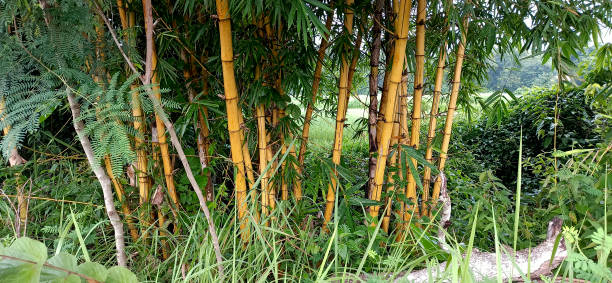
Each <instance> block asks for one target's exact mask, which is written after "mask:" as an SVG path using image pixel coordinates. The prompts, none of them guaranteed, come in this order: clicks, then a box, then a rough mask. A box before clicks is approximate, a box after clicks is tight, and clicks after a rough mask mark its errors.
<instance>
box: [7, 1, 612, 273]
mask: <svg viewBox="0 0 612 283" xmlns="http://www.w3.org/2000/svg"><path fill="white" fill-rule="evenodd" d="M522 2H524V1H521V3H519V2H517V3H510V2H508V1H478V0H471V1H446V0H438V1H427V0H416V1H410V0H374V1H363V0H331V1H321V2H320V1H317V0H306V1H302V0H275V1H246V0H242V1H239V0H216V1H193V0H182V1H173V0H165V1H152V0H142V2H140V1H137V0H117V1H116V2H115V1H108V0H107V1H99V0H88V1H69V0H66V1H50V0H38V1H33V0H27V1H12V0H11V1H0V20H1V21H2V22H1V26H0V33H1V35H0V42H2V49H0V65H2V66H0V99H1V100H0V102H1V104H0V126H1V127H2V128H3V133H4V136H3V138H2V141H1V148H2V153H3V156H4V158H5V159H6V161H8V163H9V164H10V166H21V165H22V164H25V163H27V161H26V159H24V158H23V157H22V155H24V156H26V157H27V155H25V154H24V147H22V145H23V144H25V143H27V139H28V135H30V134H32V133H34V132H36V131H37V130H38V129H39V128H40V125H41V124H42V123H53V121H51V120H49V119H57V118H58V117H63V116H62V115H65V113H66V112H70V115H71V117H72V121H71V122H72V123H73V128H74V132H73V133H72V136H73V137H75V139H77V140H79V142H80V144H81V146H82V148H81V149H82V152H81V155H82V153H85V156H86V159H87V161H88V162H89V164H90V168H91V169H92V170H93V172H94V175H95V176H96V177H97V180H98V181H99V183H100V185H101V187H102V189H103V192H104V200H105V203H104V205H105V207H106V211H107V214H108V217H109V219H110V222H111V224H112V226H113V228H114V232H115V240H116V241H117V243H116V247H117V260H118V263H119V264H120V265H125V264H126V255H125V252H124V251H123V247H124V241H125V239H124V236H123V234H124V233H126V235H129V237H130V238H131V239H130V240H131V241H149V240H150V238H151V234H152V233H159V235H161V236H162V239H163V235H168V234H171V233H175V234H178V233H181V230H182V229H185V227H181V225H180V223H181V222H180V221H179V218H180V217H181V214H183V213H185V212H187V211H193V208H191V207H189V205H191V204H192V203H195V205H196V206H197V209H201V210H202V211H203V212H204V214H206V215H207V219H208V221H209V228H210V232H211V234H212V237H213V238H214V237H216V235H215V223H212V218H211V217H210V216H209V214H210V213H213V214H214V213H215V207H221V206H224V207H233V208H235V211H236V214H235V216H234V218H233V219H232V221H235V223H236V224H237V226H236V227H238V228H237V229H238V230H239V231H238V233H240V237H241V240H242V241H243V242H248V241H252V240H253V233H252V231H253V229H255V226H257V225H264V226H265V225H269V222H270V221H271V220H272V219H273V218H274V217H275V216H274V215H275V213H276V211H277V210H279V209H283V207H286V205H281V204H282V203H285V204H286V203H290V204H292V205H296V206H305V207H308V208H310V209H312V211H320V212H321V215H322V216H321V217H320V219H319V222H318V223H319V227H320V229H321V231H322V233H328V232H329V231H330V228H331V227H332V226H331V223H333V222H334V219H335V215H336V214H335V213H336V211H335V210H336V209H337V207H336V206H337V204H338V199H339V198H342V194H343V192H342V191H343V190H344V186H345V184H346V182H347V181H346V179H345V178H344V177H343V172H344V171H345V170H346V168H344V167H343V162H342V160H343V159H342V153H343V150H342V146H343V141H344V140H345V139H346V138H348V137H347V136H346V135H345V133H344V129H345V128H346V127H347V118H346V117H347V105H348V103H349V100H350V99H352V98H355V99H358V100H360V99H361V97H367V98H368V99H367V101H366V102H363V103H364V104H366V106H367V108H368V111H367V118H365V123H363V128H364V134H363V135H364V137H365V138H367V139H368V141H369V153H370V159H369V164H368V172H367V173H368V182H367V183H366V184H363V190H364V195H365V196H366V198H368V199H369V202H368V203H367V205H364V211H367V212H368V213H367V215H368V217H367V219H365V221H366V222H367V225H374V226H376V225H379V224H381V227H382V229H383V230H384V231H386V232H387V233H389V234H393V233H395V235H397V237H396V238H397V240H398V241H401V240H403V237H402V235H403V234H404V232H405V231H407V230H409V229H411V227H417V226H419V222H420V221H422V220H423V219H429V218H430V217H432V216H433V215H435V212H436V208H437V207H438V205H437V203H438V197H439V194H440V178H437V179H436V178H435V176H437V175H438V174H440V172H443V171H444V167H445V163H446V161H447V159H448V158H449V157H452V153H451V152H449V148H450V147H449V145H450V144H451V141H452V129H453V119H454V117H455V115H456V110H457V108H458V107H461V104H462V103H465V102H466V101H468V100H469V97H470V96H471V95H473V94H474V93H475V88H474V85H475V84H476V82H478V81H480V80H482V79H483V78H484V77H485V76H486V72H485V71H486V69H487V67H488V64H489V63H488V59H489V58H490V57H491V56H492V55H493V54H502V55H503V54H506V55H514V56H516V54H515V53H516V52H517V50H520V52H524V51H529V50H543V49H545V48H549V46H550V44H552V43H550V42H540V41H534V39H533V37H532V36H533V32H534V31H539V28H540V27H539V26H529V25H528V24H526V22H527V21H528V20H532V21H533V22H536V20H537V22H540V21H544V20H545V18H546V17H547V15H546V14H544V13H542V12H539V13H531V9H532V8H533V7H534V5H541V7H544V6H546V5H549V6H555V5H557V4H553V3H552V1H550V3H548V2H549V1H543V3H539V4H538V3H531V1H527V2H529V3H522ZM535 2H537V1H535ZM544 2H545V3H544ZM561 2H563V3H561V4H559V5H561V6H563V7H566V8H564V9H566V11H568V13H566V14H567V17H569V18H571V21H573V22H571V23H569V24H568V27H566V29H570V28H576V30H577V31H578V34H580V36H581V38H583V37H585V36H586V37H588V35H589V34H594V33H595V32H597V29H598V25H599V22H600V20H601V19H602V18H606V17H607V15H606V13H609V10H610V9H609V7H606V5H608V6H609V4H605V3H604V4H602V3H599V2H597V1H594V2H593V3H590V4H588V3H587V4H580V5H577V4H576V3H574V2H573V1H561ZM547 3H548V4H547ZM574 4H576V5H574ZM542 10H543V8H541V10H537V11H542ZM606 11H607V12H606ZM568 21H570V20H568ZM572 23H573V24H572ZM562 32H565V30H562ZM559 34H562V33H559ZM565 36H569V35H565ZM551 42H552V41H551ZM547 50H548V49H546V50H545V52H548V51H547ZM551 50H552V49H551ZM551 52H552V51H551ZM558 55H559V56H560V57H559V58H561V57H563V58H569V57H571V56H572V54H570V53H567V54H565V53H563V54H558ZM555 60H557V61H558V62H560V61H559V60H558V59H555ZM562 60H563V59H561V61H562ZM364 85H367V87H364ZM364 93H365V96H364V95H362V94H364ZM360 101H361V100H360ZM65 105H68V106H69V107H68V108H66V107H64V106H65ZM324 113H333V116H334V120H335V123H334V133H335V134H334V139H333V144H332V145H331V147H329V148H328V151H329V156H326V157H311V158H320V162H321V164H322V167H323V168H326V170H327V172H326V175H327V178H328V180H329V182H328V183H327V184H326V186H325V187H324V188H319V189H317V190H313V189H312V188H313V186H310V184H309V180H308V178H306V176H308V175H309V174H310V172H305V171H304V168H305V167H304V162H305V160H306V159H307V158H309V153H310V152H309V149H308V146H310V145H311V144H310V143H309V136H310V128H311V121H312V120H313V119H314V118H315V117H317V116H322V115H324ZM50 117H51V118H50ZM62 131H66V130H65V129H62ZM20 154H22V155H20ZM179 176H185V177H184V178H180V177H179ZM17 194H18V195H20V198H18V201H19V207H20V208H21V210H20V213H19V217H20V218H21V219H23V220H24V221H25V218H26V217H27V209H26V206H27V203H26V202H27V201H26V198H24V197H23V196H24V194H25V192H23V191H20V192H17ZM194 194H195V195H196V196H197V200H196V201H191V200H192V199H194V198H193V195H194ZM116 205H117V207H118V208H117V209H116V208H115V206H116ZM209 209H210V210H211V211H210V212H209ZM117 210H118V211H117ZM314 213H316V212H314ZM379 222H380V223H379ZM124 225H125V227H124ZM124 228H126V232H124V231H123V229H124ZM154 231H157V232H154ZM171 248H172V247H171V246H169V245H168V244H166V243H164V246H163V250H162V256H163V257H167V256H168V250H169V249H171ZM217 260H221V255H220V254H218V257H217ZM219 272H221V273H222V272H223V270H222V269H220V270H219Z"/></svg>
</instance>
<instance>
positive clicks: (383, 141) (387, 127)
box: [369, 0, 412, 218]
mask: <svg viewBox="0 0 612 283" xmlns="http://www.w3.org/2000/svg"><path fill="white" fill-rule="evenodd" d="M411 4H412V2H411V1H409V0H402V1H401V2H400V4H399V7H398V8H399V12H398V17H397V19H396V24H395V26H396V27H397V34H398V38H397V39H396V40H395V43H394V46H395V47H394V54H393V65H392V67H391V73H390V74H389V93H390V94H396V93H397V88H398V87H399V84H400V83H401V80H402V69H403V66H404V65H403V63H404V58H405V55H406V41H407V39H408V29H409V19H410V8H411ZM396 98H397V95H388V101H387V104H386V105H385V108H384V109H383V111H382V113H383V115H384V116H383V119H384V121H383V126H382V128H381V133H380V143H379V144H378V160H377V162H376V174H375V178H374V192H372V194H371V199H372V200H375V201H380V196H381V192H382V186H383V181H384V174H385V168H386V165H387V156H388V154H389V142H390V141H391V134H392V132H393V120H394V114H395V111H394V110H395V109H394V108H395V107H394V106H395V100H396ZM379 210H380V206H378V205H376V206H371V207H370V208H369V211H370V215H371V216H372V217H374V218H376V217H378V212H379Z"/></svg>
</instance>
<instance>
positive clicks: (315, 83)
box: [295, 11, 334, 201]
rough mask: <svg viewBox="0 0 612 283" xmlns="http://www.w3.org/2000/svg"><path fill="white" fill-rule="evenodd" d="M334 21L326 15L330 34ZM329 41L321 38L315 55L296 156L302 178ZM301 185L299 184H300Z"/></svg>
mask: <svg viewBox="0 0 612 283" xmlns="http://www.w3.org/2000/svg"><path fill="white" fill-rule="evenodd" d="M333 19H334V12H333V11H330V12H328V14H327V20H326V21H325V28H327V30H328V31H330V33H331V30H330V29H331V25H332V20H333ZM328 40H329V34H326V35H324V36H323V39H322V40H321V45H319V53H318V55H317V64H316V66H315V71H314V78H313V80H312V99H311V101H310V103H308V106H307V107H306V113H305V114H304V128H303V129H302V142H301V144H300V151H299V154H298V163H299V166H298V167H297V168H298V174H299V175H300V176H299V177H300V178H301V177H302V174H303V172H302V168H303V167H304V158H305V157H306V148H307V147H308V134H309V132H310V122H311V120H312V111H313V110H314V105H315V104H316V103H317V95H318V93H319V85H320V84H321V72H322V70H323V59H325V50H326V49H327V46H328V45H329V44H328ZM300 184H301V183H300ZM295 199H296V200H298V201H299V200H300V199H302V188H301V186H300V187H299V188H296V189H295Z"/></svg>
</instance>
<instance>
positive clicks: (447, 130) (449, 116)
mask: <svg viewBox="0 0 612 283" xmlns="http://www.w3.org/2000/svg"><path fill="white" fill-rule="evenodd" d="M469 20H470V16H469V15H467V16H466V17H465V19H464V20H463V29H464V31H463V32H462V33H461V41H460V42H459V46H458V47H457V58H456V59H457V62H456V63H455V73H454V75H453V82H452V87H451V94H450V99H449V102H448V110H447V112H446V123H445V124H444V136H443V137H442V146H441V148H440V150H441V152H440V162H439V163H438V169H439V170H440V171H443V170H444V165H445V163H446V157H447V153H448V146H449V144H450V138H451V132H452V130H453V118H455V110H456V109H457V96H459V87H460V86H461V68H462V67H463V56H464V55H465V44H466V36H467V35H466V33H467V31H468V23H469ZM440 185H441V184H440V182H439V180H438V181H436V182H435V183H434V188H433V195H432V202H434V203H435V202H436V201H437V200H438V196H439V195H440Z"/></svg>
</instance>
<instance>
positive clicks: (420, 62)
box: [403, 0, 427, 222]
mask: <svg viewBox="0 0 612 283" xmlns="http://www.w3.org/2000/svg"><path fill="white" fill-rule="evenodd" d="M426 7H427V3H426V2H425V0H418V2H417V19H416V21H417V24H416V47H415V61H416V69H415V72H414V94H413V97H412V125H411V128H410V146H411V147H413V148H414V149H418V148H419V138H420V131H421V98H422V97H423V77H424V73H425V72H424V71H425V16H426V14H427V11H426ZM410 162H412V164H413V168H415V169H416V168H418V167H417V161H416V159H414V158H410ZM414 178H415V176H413V175H412V171H410V170H408V186H407V188H406V198H407V199H410V200H411V201H412V205H409V206H407V207H406V211H404V215H403V216H404V222H409V221H410V219H411V217H412V215H413V214H418V211H419V205H418V203H417V193H416V182H415V180H414Z"/></svg>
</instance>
